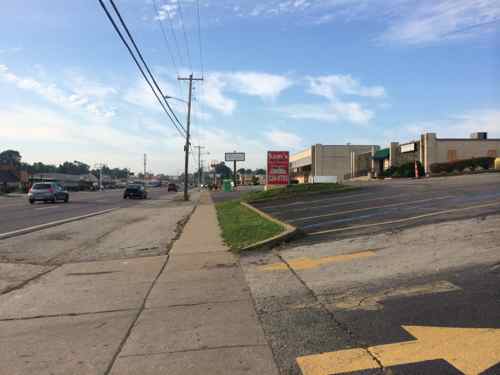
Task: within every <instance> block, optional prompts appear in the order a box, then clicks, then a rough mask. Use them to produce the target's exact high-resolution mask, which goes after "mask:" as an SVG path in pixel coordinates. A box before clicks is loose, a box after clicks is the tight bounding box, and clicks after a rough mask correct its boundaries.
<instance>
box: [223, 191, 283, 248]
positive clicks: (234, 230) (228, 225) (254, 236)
mask: <svg viewBox="0 0 500 375" xmlns="http://www.w3.org/2000/svg"><path fill="white" fill-rule="evenodd" d="M215 207H216V209H217V217H218V219H219V223H220V226H221V228H222V237H223V239H224V241H225V242H226V243H227V244H228V245H229V247H231V249H232V250H234V251H238V250H241V249H243V248H244V247H247V246H250V245H253V244H255V243H257V242H259V241H263V240H266V239H268V238H271V237H274V236H276V235H278V234H280V233H282V232H283V231H284V230H285V228H284V227H283V226H281V225H279V224H277V223H275V222H272V221H270V220H267V219H265V218H264V217H262V216H260V215H259V214H257V213H256V212H254V211H252V210H249V209H248V208H246V207H244V206H242V205H241V204H240V201H239V200H236V201H228V202H222V203H218V204H216V206H215Z"/></svg>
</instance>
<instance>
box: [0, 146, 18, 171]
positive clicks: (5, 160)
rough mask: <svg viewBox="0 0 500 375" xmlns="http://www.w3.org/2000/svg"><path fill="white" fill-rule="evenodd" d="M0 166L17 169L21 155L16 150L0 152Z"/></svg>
mask: <svg viewBox="0 0 500 375" xmlns="http://www.w3.org/2000/svg"><path fill="white" fill-rule="evenodd" d="M0 164H2V165H10V166H14V167H19V165H20V164H21V154H20V153H19V151H16V150H5V151H3V152H0Z"/></svg>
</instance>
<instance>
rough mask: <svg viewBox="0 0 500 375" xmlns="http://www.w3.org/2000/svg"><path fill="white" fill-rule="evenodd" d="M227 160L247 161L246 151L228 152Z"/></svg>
mask: <svg viewBox="0 0 500 375" xmlns="http://www.w3.org/2000/svg"><path fill="white" fill-rule="evenodd" d="M226 161H245V153H244V152H226Z"/></svg>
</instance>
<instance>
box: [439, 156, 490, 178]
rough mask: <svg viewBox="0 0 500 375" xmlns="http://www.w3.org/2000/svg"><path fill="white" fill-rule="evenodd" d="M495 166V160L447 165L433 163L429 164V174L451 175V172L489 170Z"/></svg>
mask: <svg viewBox="0 0 500 375" xmlns="http://www.w3.org/2000/svg"><path fill="white" fill-rule="evenodd" d="M494 165H495V158H488V157H482V158H473V159H464V160H456V161H450V162H448V163H434V164H431V173H433V174H439V173H453V172H460V173H461V172H463V171H464V170H465V169H466V168H467V169H469V170H471V171H473V170H476V169H478V168H482V169H490V168H493V166H494Z"/></svg>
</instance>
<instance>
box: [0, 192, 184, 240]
mask: <svg viewBox="0 0 500 375" xmlns="http://www.w3.org/2000/svg"><path fill="white" fill-rule="evenodd" d="M148 194H149V199H152V200H155V199H158V198H159V197H161V196H166V195H171V196H174V195H175V193H169V192H167V189H166V188H151V189H148ZM139 201H140V200H130V199H127V200H125V199H123V190H122V189H117V190H105V191H102V192H75V193H70V201H69V203H63V202H58V203H55V204H51V203H48V204H46V203H43V202H39V203H36V204H34V205H30V204H29V202H28V200H27V198H25V197H13V198H0V212H1V215H0V234H2V233H7V232H11V231H15V230H19V229H23V228H27V227H31V226H35V225H40V224H45V223H48V222H52V221H57V220H62V219H67V218H71V217H75V216H81V215H86V214H90V213H93V212H99V211H103V210H108V209H111V208H119V207H128V206H133V205H136V204H137V203H138V202H139Z"/></svg>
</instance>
